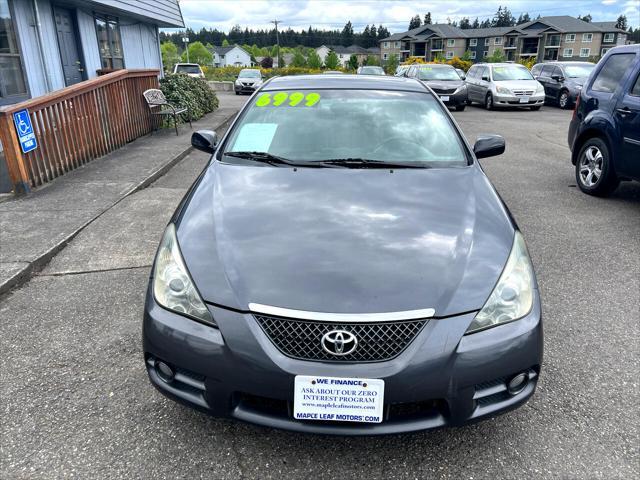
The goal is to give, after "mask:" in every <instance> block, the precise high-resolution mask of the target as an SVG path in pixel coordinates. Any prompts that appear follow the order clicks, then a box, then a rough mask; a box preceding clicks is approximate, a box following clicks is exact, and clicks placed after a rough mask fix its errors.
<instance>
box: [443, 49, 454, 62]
mask: <svg viewBox="0 0 640 480" xmlns="http://www.w3.org/2000/svg"><path fill="white" fill-rule="evenodd" d="M445 58H446V59H447V60H451V59H452V58H453V52H452V51H451V50H447V53H446V54H445Z"/></svg>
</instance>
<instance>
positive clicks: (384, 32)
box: [378, 25, 391, 40]
mask: <svg viewBox="0 0 640 480" xmlns="http://www.w3.org/2000/svg"><path fill="white" fill-rule="evenodd" d="M389 36H391V34H390V33H389V30H388V29H387V27H385V26H384V25H380V26H379V27H378V40H382V39H383V38H387V37H389Z"/></svg>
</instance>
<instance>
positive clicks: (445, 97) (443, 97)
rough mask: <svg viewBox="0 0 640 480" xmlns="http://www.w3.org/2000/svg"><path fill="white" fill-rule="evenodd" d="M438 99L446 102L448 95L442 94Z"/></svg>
mask: <svg viewBox="0 0 640 480" xmlns="http://www.w3.org/2000/svg"><path fill="white" fill-rule="evenodd" d="M440 100H442V101H443V102H448V101H449V97H448V96H446V95H444V96H441V97H440Z"/></svg>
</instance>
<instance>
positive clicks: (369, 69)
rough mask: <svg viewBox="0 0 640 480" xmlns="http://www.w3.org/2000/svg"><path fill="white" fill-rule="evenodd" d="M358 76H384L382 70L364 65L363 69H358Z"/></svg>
mask: <svg viewBox="0 0 640 480" xmlns="http://www.w3.org/2000/svg"><path fill="white" fill-rule="evenodd" d="M356 73H357V74H358V75H384V74H385V73H384V70H383V69H382V67H377V66H375V65H365V66H364V67H358V70H357V71H356Z"/></svg>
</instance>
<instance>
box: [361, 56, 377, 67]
mask: <svg viewBox="0 0 640 480" xmlns="http://www.w3.org/2000/svg"><path fill="white" fill-rule="evenodd" d="M364 64H365V65H377V66H379V65H380V59H379V57H378V56H376V55H367V60H366V61H365V62H364Z"/></svg>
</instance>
